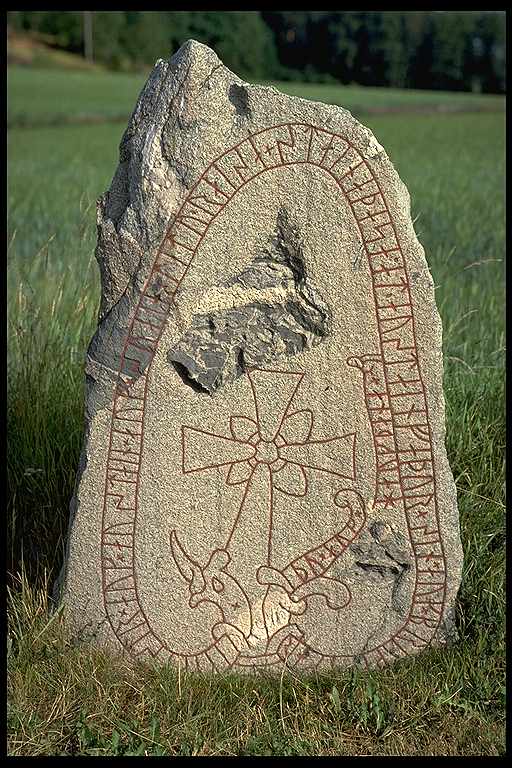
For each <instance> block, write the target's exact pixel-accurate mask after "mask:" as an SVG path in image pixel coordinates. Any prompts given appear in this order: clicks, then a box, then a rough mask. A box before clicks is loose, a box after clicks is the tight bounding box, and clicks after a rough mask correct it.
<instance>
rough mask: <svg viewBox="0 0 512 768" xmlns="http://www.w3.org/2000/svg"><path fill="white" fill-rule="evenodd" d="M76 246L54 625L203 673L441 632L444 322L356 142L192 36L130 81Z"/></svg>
mask: <svg viewBox="0 0 512 768" xmlns="http://www.w3.org/2000/svg"><path fill="white" fill-rule="evenodd" d="M420 160H421V159H420V158H419V159H418V162H420ZM96 257H97V260H98V263H99V267H100V273H101V282H102V294H101V305H100V310H99V320H98V328H97V331H96V333H95V335H94V337H93V339H92V341H91V344H90V346H89V349H88V353H87V361H86V385H87V386H86V405H85V409H86V414H85V415H86V418H85V436H84V444H83V450H82V455H81V459H80V466H79V469H78V475H77V481H76V487H75V493H74V497H73V500H72V502H71V516H70V524H69V535H68V546H67V553H66V560H65V563H64V566H63V569H62V572H61V575H60V577H59V580H58V583H57V585H56V590H57V593H58V596H59V599H60V600H61V601H62V602H63V603H64V608H65V613H64V615H65V617H66V621H67V622H68V625H69V626H70V627H71V628H72V631H73V633H74V635H75V636H76V637H77V638H79V639H82V640H88V641H94V642H96V643H98V644H100V645H104V646H108V647H109V648H111V649H113V650H115V651H117V652H119V653H121V654H126V655H127V656H129V657H131V658H134V659H142V660H144V659H148V660H151V659H153V660H155V661H157V662H161V663H169V664H171V665H173V666H175V667H180V668H181V669H182V670H189V671H190V670H192V671H196V670H197V671H206V672H209V671H217V672H221V671H225V670H229V669H231V670H236V671H240V672H260V671H264V672H268V671H270V672H274V671H280V670H282V669H283V668H284V667H286V668H288V669H295V670H297V671H299V672H301V671H303V672H309V671H312V670H316V669H318V670H320V669H328V668H337V667H343V666H347V665H356V664H358V665H362V666H374V665H381V664H386V663H390V662H393V661H394V660H396V659H398V658H400V657H403V656H406V655H411V654H415V653H417V652H419V651H421V650H422V649H425V648H427V647H429V646H433V645H440V644H443V643H446V642H448V641H449V640H450V639H451V638H453V637H454V632H455V630H454V619H453V614H454V605H455V599H456V594H457V590H458V587H459V583H460V577H461V567H462V550H461V544H460V536H459V521H458V510H457V498H456V490H455V485H454V481H453V477H452V474H451V471H450V467H449V465H448V460H447V456H446V450H445V444H444V438H445V426H444V399H443V388H442V374H443V360H442V348H441V341H442V329H441V321H440V318H439V315H438V312H437V309H436V305H435V299H434V286H433V281H432V278H431V275H430V272H429V269H428V265H427V262H426V260H425V255H424V251H423V248H422V247H421V245H420V244H419V242H418V240H417V238H416V235H415V232H414V229H413V224H412V220H411V214H410V199H409V194H408V192H407V189H406V188H405V186H404V184H403V183H402V182H401V180H400V178H399V177H398V174H397V172H396V171H395V169H394V168H393V165H392V163H391V161H390V160H389V158H388V156H387V154H386V152H385V150H384V149H383V148H382V146H380V144H379V143H378V142H377V140H376V139H375V137H374V136H373V135H372V133H371V132H370V131H369V130H368V129H367V128H365V127H364V126H363V125H361V124H360V123H359V122H358V121H357V120H356V119H355V118H354V117H352V115H351V114H350V113H349V112H347V111H346V110H345V109H342V108H340V107H336V106H329V105H326V104H321V103H316V102H311V101H306V100H303V99H298V98H292V97H290V96H287V95H285V94H283V93H280V92H279V91H277V90H276V89H274V88H271V87H262V86H256V85H249V84H248V83H246V82H244V81H243V80H241V79H240V78H239V77H237V76H236V75H235V74H233V73H232V72H230V71H229V70H228V69H227V68H226V67H225V66H224V65H223V64H222V63H221V62H220V61H219V59H218V58H217V56H216V54H215V53H214V52H213V51H212V50H210V49H209V48H207V47H206V46H204V45H201V44H199V43H197V42H195V41H188V42H187V43H185V44H184V45H183V46H182V47H181V48H180V50H179V51H178V52H177V53H176V54H175V55H174V56H173V57H172V58H171V59H170V60H169V61H163V60H160V61H158V62H157V64H156V65H155V68H154V70H153V72H152V73H151V75H150V77H149V79H148V81H147V83H146V85H145V86H144V88H143V90H142V92H141V94H140V96H139V99H138V101H137V104H136V106H135V109H134V112H133V114H132V116H131V119H130V121H129V124H128V127H127V129H126V131H125V133H124V135H123V137H122V140H121V144H120V152H119V165H118V168H117V170H116V172H115V175H114V178H113V180H112V184H111V186H110V188H109V190H108V191H107V192H106V193H105V194H104V195H103V197H102V198H100V200H99V202H98V243H97V248H96Z"/></svg>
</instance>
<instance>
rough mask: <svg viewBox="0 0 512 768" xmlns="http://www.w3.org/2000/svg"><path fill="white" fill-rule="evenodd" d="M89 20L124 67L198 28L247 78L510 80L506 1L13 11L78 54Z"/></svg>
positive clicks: (22, 26) (95, 38)
mask: <svg viewBox="0 0 512 768" xmlns="http://www.w3.org/2000/svg"><path fill="white" fill-rule="evenodd" d="M87 13H88V14H89V18H88V19H85V16H86V14H87ZM84 22H85V23H84ZM87 23H89V29H90V31H89V36H90V40H89V49H90V52H89V55H90V56H92V55H93V56H94V59H95V60H96V61H97V62H99V63H102V64H104V65H106V66H108V67H110V68H112V69H118V70H125V71H129V70H137V69H143V68H147V67H148V66H152V65H153V64H154V62H155V60H156V59H157V58H167V57H168V56H169V54H170V53H171V52H174V51H176V50H177V49H178V48H179V46H180V45H181V44H182V43H183V42H184V41H185V40H187V39H188V38H194V39H196V40H199V41H201V42H203V43H206V44H207V45H209V46H211V47H212V48H214V49H215V51H216V52H217V54H218V55H219V56H220V58H221V59H222V60H223V61H224V63H225V64H226V65H227V66H228V67H229V68H230V69H232V70H233V71H234V72H236V73H237V74H240V75H241V76H243V77H246V78H247V79H260V80H261V79H268V80H302V81H304V80H307V81H311V82H340V83H343V84H345V85H348V84H350V83H357V84H360V85H370V86H389V87H396V88H430V89H443V90H456V91H470V90H476V91H482V92H487V93H504V92H505V89H506V79H505V13H504V12H503V11H94V12H83V11H10V12H8V24H10V25H11V26H12V27H13V28H15V29H18V30H27V31H32V32H36V33H39V34H42V35H45V36H47V39H49V40H51V41H52V42H53V44H54V45H56V46H58V47H61V48H64V49H66V50H68V51H71V52H75V53H79V54H83V53H84V50H85V47H86V41H85V40H84V28H85V29H87Z"/></svg>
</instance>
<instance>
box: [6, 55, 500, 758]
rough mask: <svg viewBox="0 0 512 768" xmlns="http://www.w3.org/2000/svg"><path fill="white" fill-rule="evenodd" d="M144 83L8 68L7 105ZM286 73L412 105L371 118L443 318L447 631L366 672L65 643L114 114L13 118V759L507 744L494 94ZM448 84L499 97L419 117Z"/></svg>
mask: <svg viewBox="0 0 512 768" xmlns="http://www.w3.org/2000/svg"><path fill="white" fill-rule="evenodd" d="M121 84H123V85H122V86H121ZM141 84H142V79H141V78H138V79H137V78H134V77H129V76H125V75H111V74H88V73H87V74H85V73H84V74H82V73H65V74H63V73H60V72H56V71H52V72H45V73H43V72H37V71H29V70H24V71H22V70H14V71H12V72H10V73H9V115H10V116H9V120H10V123H11V124H13V123H15V122H16V121H15V120H13V115H14V116H19V115H21V114H24V115H26V116H27V117H26V118H25V124H26V125H30V124H35V123H37V122H38V121H41V120H43V119H44V120H45V121H47V122H52V121H53V122H55V123H57V122H58V119H59V117H58V116H59V115H62V114H64V113H66V112H67V111H68V110H70V109H72V110H73V111H74V112H75V113H77V114H79V113H80V114H100V115H102V116H103V118H105V117H107V118H108V117H110V118H115V117H117V116H121V115H127V114H128V113H129V112H130V111H131V108H132V107H133V105H134V100H135V97H136V95H137V91H138V88H139V87H140V85H141ZM297 89H298V90H297ZM287 90H289V91H290V92H291V91H292V85H291V84H287ZM293 90H294V92H300V94H302V95H303V96H305V97H310V98H315V99H319V100H327V101H332V102H336V103H340V104H343V105H344V106H346V107H348V108H351V106H353V105H354V104H355V105H357V104H362V103H363V101H364V100H366V101H365V104H366V105H367V107H369V106H371V105H372V104H377V101H378V99H380V100H381V101H379V103H378V105H379V106H382V107H386V106H388V107H391V108H394V107H396V106H397V105H399V106H400V107H401V108H402V109H404V110H406V111H407V110H410V113H407V114H405V113H403V114H390V115H373V114H369V115H368V117H367V118H365V120H364V122H365V123H366V124H367V125H369V127H370V128H371V129H372V130H373V131H374V133H375V135H376V137H377V138H378V140H379V141H380V142H381V143H382V144H383V145H384V146H385V147H386V150H387V152H388V154H389V155H390V157H391V159H392V160H393V162H394V163H395V165H396V167H397V168H398V171H399V173H400V175H401V177H402V179H403V180H404V181H405V183H406V184H407V186H408V188H409V191H410V193H411V198H412V213H413V218H414V220H415V227H416V231H417V233H418V236H419V238H420V240H421V242H422V243H423V245H424V247H425V249H426V253H427V257H428V260H429V264H430V267H431V271H432V274H433V277H434V280H435V284H436V286H437V289H436V296H437V302H438V306H439V309H440V312H441V315H442V319H443V324H444V354H445V394H446V405H447V447H448V453H449V458H450V462H451V466H452V469H453V473H454V476H455V480H456V483H457V489H458V498H459V508H460V513H461V533H462V540H463V546H464V552H465V565H464V574H463V583H462V588H461V592H460V597H459V602H458V609H457V617H456V621H457V628H458V632H459V640H458V641H457V642H456V643H455V644H454V645H453V646H451V647H450V648H448V649H445V650H442V651H440V650H436V651H429V652H426V653H423V654H422V655H421V656H420V657H418V658H416V659H412V660H405V661H401V662H399V663H397V664H396V665H394V666H393V667H390V668H388V669H386V670H383V671H379V672H374V673H372V674H369V673H366V674H363V673H359V672H358V673H355V672H354V673H341V672H340V673H339V674H331V675H322V676H317V677H314V678H311V679H308V680H302V681H299V680H296V679H295V678H294V677H293V676H292V677H291V678H284V679H283V680H282V681H279V680H277V681H272V680H268V679H262V680H259V681H257V682H255V681H253V680H250V679H249V680H248V679H245V678H243V677H236V676H229V677H226V678H208V677H199V676H186V677H183V676H182V677H181V678H180V679H178V678H177V676H176V675H174V673H173V672H172V671H171V670H169V669H163V670H160V671H158V670H154V669H151V668H144V667H140V668H139V667H137V668H136V669H130V668H128V667H126V666H125V665H123V664H122V663H121V662H119V661H114V660H111V659H109V657H108V655H107V654H105V653H102V652H100V651H98V650H95V649H87V648H75V647H73V646H72V645H71V644H70V642H69V640H68V638H67V636H66V634H65V630H64V629H63V627H62V625H61V621H60V617H59V616H58V615H57V616H56V615H55V614H53V616H54V618H53V620H52V621H51V623H49V622H50V617H51V614H50V613H49V606H48V599H47V590H46V588H45V585H47V584H48V583H50V584H51V582H52V580H53V578H54V576H55V574H56V571H57V570H58V568H59V567H60V563H61V560H62V554H63V541H64V536H65V531H66V526H67V517H68V510H67V507H68V503H69V499H70V496H71V494H72V488H73V482H74V475H75V471H76V467H77V464H78V454H79V450H80V442H81V430H82V424H83V399H82V393H83V362H84V352H85V347H86V344H87V342H88V340H89V339H90V336H91V334H92V332H93V329H94V324H95V318H96V313H97V306H98V299H99V274H98V269H97V266H96V263H95V261H94V257H93V251H94V245H95V237H96V226H95V200H96V198H97V197H98V196H99V195H100V194H101V193H102V192H103V191H104V190H105V189H106V187H107V186H108V184H109V183H110V180H111V178H112V175H113V173H114V170H115V167H116V163H117V145H118V143H119V140H120V138H121V135H122V132H123V125H122V124H117V123H108V122H104V123H101V124H90V125H61V126H57V125H55V126H53V127H38V128H23V129H22V128H18V129H11V130H10V131H9V136H8V163H9V165H8V174H9V176H8V182H9V183H8V207H9V220H8V300H9V332H8V333H9V337H8V387H9V391H8V445H9V451H8V481H9V489H8V510H7V511H8V530H9V551H8V557H9V563H10V570H11V571H12V572H13V573H15V572H21V568H22V564H23V575H21V576H20V577H16V576H13V578H12V580H11V592H10V596H9V622H10V623H9V639H8V672H9V680H8V684H9V689H8V697H9V706H8V737H9V753H10V754H12V755H37V754H47V755H59V754H63V755H80V754H83V755H94V754H98V755H111V754H113V755H121V754H130V753H135V754H140V755H143V754H148V755H157V754H163V755H177V754H183V755H187V754H198V755H214V754H217V755H219V754H221V755H228V754H231V755H243V754H252V755H265V754H273V755H354V754H358V755H370V754H379V755H383V754H389V755H471V754H475V755H477V754H478V755H489V756H492V755H499V754H503V753H504V720H505V714H504V709H505V687H504V685H505V671H504V669H505V660H504V653H505V652H504V643H505V640H504V624H505V621H504V610H505V609H504V602H505V598H504V573H505V565H504V560H505V553H504V541H505V528H504V516H505V503H504V495H505V492H504V444H505V416H504V347H505V340H504V262H503V259H504V249H505V223H504V139H505V136H504V128H505V126H504V113H503V109H502V108H503V100H502V99H499V98H496V97H476V96H475V97H474V96H471V95H467V94H457V95H453V94H450V95H449V97H447V96H445V95H444V94H432V93H427V92H425V93H418V92H416V93H407V92H394V93H393V92H385V91H379V92H378V94H373V95H372V94H371V92H370V89H351V88H339V89H336V88H334V87H333V86H312V85H307V86H306V85H304V86H303V87H302V86H298V85H297V84H294V85H293ZM372 90H373V91H377V90H378V89H372ZM377 97H378V98H377ZM445 98H446V103H449V102H450V100H457V99H460V100H461V101H462V99H465V100H466V101H467V102H468V106H467V109H469V110H473V109H475V110H479V109H480V108H481V107H480V106H479V104H480V101H481V100H482V99H483V100H484V101H485V103H486V104H487V103H490V101H491V100H495V102H496V104H495V106H494V107H493V110H495V111H484V112H482V113H476V112H468V113H465V112H464V111H462V112H459V113H457V114H445V113H439V114H428V115H420V114H414V110H416V109H417V108H418V106H419V107H421V106H422V105H427V106H436V105H439V104H440V103H441V101H443V100H444V99H445ZM351 99H352V101H351ZM487 99H489V102H487V101H486V100H487ZM398 102H400V104H398Z"/></svg>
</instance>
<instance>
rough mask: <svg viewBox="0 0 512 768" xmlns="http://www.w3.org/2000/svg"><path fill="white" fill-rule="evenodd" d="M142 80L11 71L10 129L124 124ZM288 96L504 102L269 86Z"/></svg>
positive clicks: (412, 106) (380, 107)
mask: <svg viewBox="0 0 512 768" xmlns="http://www.w3.org/2000/svg"><path fill="white" fill-rule="evenodd" d="M145 80H146V75H142V74H140V75H136V74H131V75H129V74H124V73H115V72H102V71H101V70H98V71H96V72H87V71H59V70H57V69H46V68H33V67H31V68H27V67H20V66H11V67H9V71H8V92H9V104H8V125H9V127H23V126H35V125H37V126H41V125H59V124H62V123H63V122H102V121H105V120H108V121H122V122H126V121H127V120H128V117H129V116H130V114H131V112H132V109H133V107H134V106H135V101H136V98H137V96H138V94H139V92H140V89H141V88H142V85H143V84H144V82H145ZM268 84H269V85H274V86H275V87H277V88H279V89H280V90H281V91H283V92H284V93H289V94H290V95H292V96H301V97H302V98H306V99H313V100H316V101H324V102H326V103H328V104H338V105H340V106H344V107H346V108H347V109H349V110H351V111H352V112H353V113H354V114H356V115H366V114H371V113H374V112H380V111H384V112H386V111H393V110H399V111H418V110H425V109H426V110H428V111H434V112H435V111H441V112H442V111H454V110H455V111H480V110H491V111H501V112H503V111H504V109H505V99H504V97H503V96H494V95H487V94H484V95H481V94H472V93H447V92H443V91H413V90H398V89H389V88H364V87H361V86H346V87H344V86H340V85H326V84H321V85H315V84H311V83H268Z"/></svg>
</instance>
